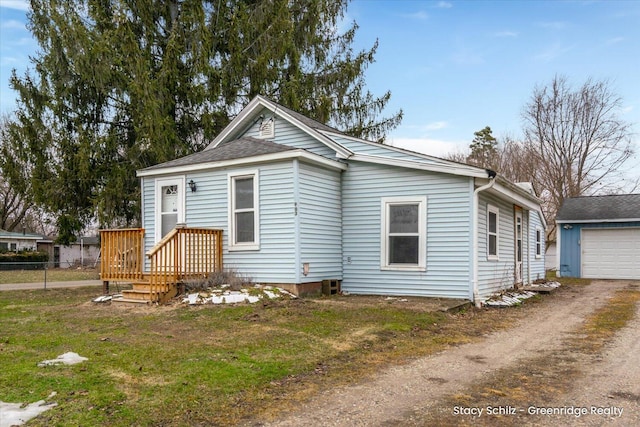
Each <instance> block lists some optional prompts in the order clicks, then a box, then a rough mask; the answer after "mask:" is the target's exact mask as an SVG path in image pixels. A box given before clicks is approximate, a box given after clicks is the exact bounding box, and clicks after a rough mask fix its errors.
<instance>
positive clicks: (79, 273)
mask: <svg viewBox="0 0 640 427" xmlns="http://www.w3.org/2000/svg"><path fill="white" fill-rule="evenodd" d="M46 274H47V282H68V281H72V280H98V279H100V273H99V272H98V271H97V270H96V269H75V268H53V269H48V270H47V272H46ZM44 278H45V272H44V270H42V269H40V270H10V271H0V284H5V283H40V282H44Z"/></svg>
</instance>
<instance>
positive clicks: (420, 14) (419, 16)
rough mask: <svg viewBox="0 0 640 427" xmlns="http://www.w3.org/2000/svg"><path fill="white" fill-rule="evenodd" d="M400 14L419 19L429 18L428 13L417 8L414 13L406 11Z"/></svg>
mask: <svg viewBox="0 0 640 427" xmlns="http://www.w3.org/2000/svg"><path fill="white" fill-rule="evenodd" d="M402 16H403V17H405V18H409V19H418V20H420V21H424V20H425V19H428V18H429V14H428V13H427V12H425V11H424V10H419V11H417V12H414V13H406V14H403V15H402Z"/></svg>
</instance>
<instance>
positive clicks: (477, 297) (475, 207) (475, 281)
mask: <svg viewBox="0 0 640 427" xmlns="http://www.w3.org/2000/svg"><path fill="white" fill-rule="evenodd" d="M495 182H496V176H495V175H494V176H492V177H491V178H489V183H488V184H485V185H483V186H482V187H478V188H476V189H475V190H474V192H473V234H474V236H473V258H472V262H473V271H472V273H471V274H472V275H473V276H472V277H471V282H472V284H473V302H474V303H475V305H476V307H478V308H480V293H479V292H478V249H479V243H478V240H479V239H480V233H478V214H479V207H478V206H479V204H480V197H479V196H478V193H480V192H481V191H485V190H488V189H490V188H491V187H493V185H494V184H495Z"/></svg>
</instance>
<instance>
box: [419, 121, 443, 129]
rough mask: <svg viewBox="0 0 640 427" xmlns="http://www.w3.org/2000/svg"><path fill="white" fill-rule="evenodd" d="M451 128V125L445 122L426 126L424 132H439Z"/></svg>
mask: <svg viewBox="0 0 640 427" xmlns="http://www.w3.org/2000/svg"><path fill="white" fill-rule="evenodd" d="M448 126H449V123H447V122H444V121H440V122H432V123H428V124H427V125H425V126H424V127H423V129H424V130H426V131H429V130H439V129H444V128H446V127H448Z"/></svg>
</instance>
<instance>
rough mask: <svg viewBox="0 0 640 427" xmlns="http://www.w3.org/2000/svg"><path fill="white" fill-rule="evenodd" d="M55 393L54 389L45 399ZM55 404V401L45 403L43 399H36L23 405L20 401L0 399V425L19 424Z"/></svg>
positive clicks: (2, 426) (0, 426)
mask: <svg viewBox="0 0 640 427" xmlns="http://www.w3.org/2000/svg"><path fill="white" fill-rule="evenodd" d="M55 395H56V392H55V391H54V392H53V393H51V394H50V395H49V397H48V398H47V399H51V398H52V397H53V396H55ZM57 405H58V404H57V403H55V402H54V403H45V401H44V400H38V401H37V402H34V403H30V404H28V405H27V406H23V404H22V403H7V402H3V401H1V400H0V427H11V426H21V425H22V424H24V423H26V422H27V421H29V420H30V419H32V418H35V417H37V416H38V415H40V414H41V413H43V412H44V411H47V410H49V409H51V408H53V407H54V406H57Z"/></svg>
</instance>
